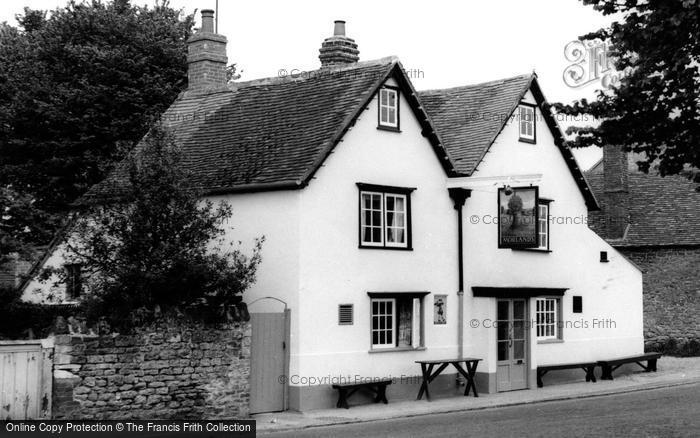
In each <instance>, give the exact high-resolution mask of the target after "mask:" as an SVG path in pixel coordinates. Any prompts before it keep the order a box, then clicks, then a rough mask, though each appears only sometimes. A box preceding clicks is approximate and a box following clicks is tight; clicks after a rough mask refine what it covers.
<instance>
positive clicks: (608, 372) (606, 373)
mask: <svg viewBox="0 0 700 438" xmlns="http://www.w3.org/2000/svg"><path fill="white" fill-rule="evenodd" d="M600 367H601V368H602V369H603V373H602V374H601V375H600V380H612V379H613V376H612V367H611V366H610V365H601V366H600Z"/></svg>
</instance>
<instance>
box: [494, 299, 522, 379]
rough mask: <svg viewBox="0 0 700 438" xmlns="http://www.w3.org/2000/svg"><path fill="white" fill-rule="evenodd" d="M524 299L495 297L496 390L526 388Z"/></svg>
mask: <svg viewBox="0 0 700 438" xmlns="http://www.w3.org/2000/svg"><path fill="white" fill-rule="evenodd" d="M526 318H527V301H526V300H525V299H520V298H516V299H499V300H497V303H496V323H497V333H498V334H497V336H496V355H497V368H496V390H497V391H514V390H516V389H526V388H527V375H528V368H529V366H528V360H527V346H528V334H529V330H527V321H526Z"/></svg>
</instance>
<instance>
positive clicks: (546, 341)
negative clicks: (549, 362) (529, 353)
mask: <svg viewBox="0 0 700 438" xmlns="http://www.w3.org/2000/svg"><path fill="white" fill-rule="evenodd" d="M537 343H538V344H563V343H564V340H563V339H542V340H538V341H537Z"/></svg>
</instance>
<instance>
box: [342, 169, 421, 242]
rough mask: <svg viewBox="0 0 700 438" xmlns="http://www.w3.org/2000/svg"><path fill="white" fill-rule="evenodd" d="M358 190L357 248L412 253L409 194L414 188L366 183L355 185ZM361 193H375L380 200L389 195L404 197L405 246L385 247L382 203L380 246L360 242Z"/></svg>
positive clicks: (383, 206) (383, 204)
mask: <svg viewBox="0 0 700 438" xmlns="http://www.w3.org/2000/svg"><path fill="white" fill-rule="evenodd" d="M355 185H356V186H357V188H358V191H357V199H358V202H357V241H358V248H361V249H388V250H397V251H413V221H412V219H411V216H412V213H413V211H412V207H411V193H413V191H415V190H416V188H415V187H395V186H384V185H378V184H368V183H359V182H358V183H355ZM363 192H376V193H381V194H382V200H383V199H384V196H386V195H387V194H389V195H403V196H405V197H406V246H387V244H386V227H387V225H386V223H385V221H384V216H385V213H386V212H385V203H384V201H382V229H383V231H382V233H383V238H382V244H381V245H367V244H364V243H363V241H362V193H363Z"/></svg>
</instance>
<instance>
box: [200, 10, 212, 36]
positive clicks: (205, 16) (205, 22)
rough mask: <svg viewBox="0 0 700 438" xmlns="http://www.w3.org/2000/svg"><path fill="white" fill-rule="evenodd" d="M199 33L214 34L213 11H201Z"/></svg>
mask: <svg viewBox="0 0 700 438" xmlns="http://www.w3.org/2000/svg"><path fill="white" fill-rule="evenodd" d="M201 32H209V33H214V10H213V9H202V29H201Z"/></svg>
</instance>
